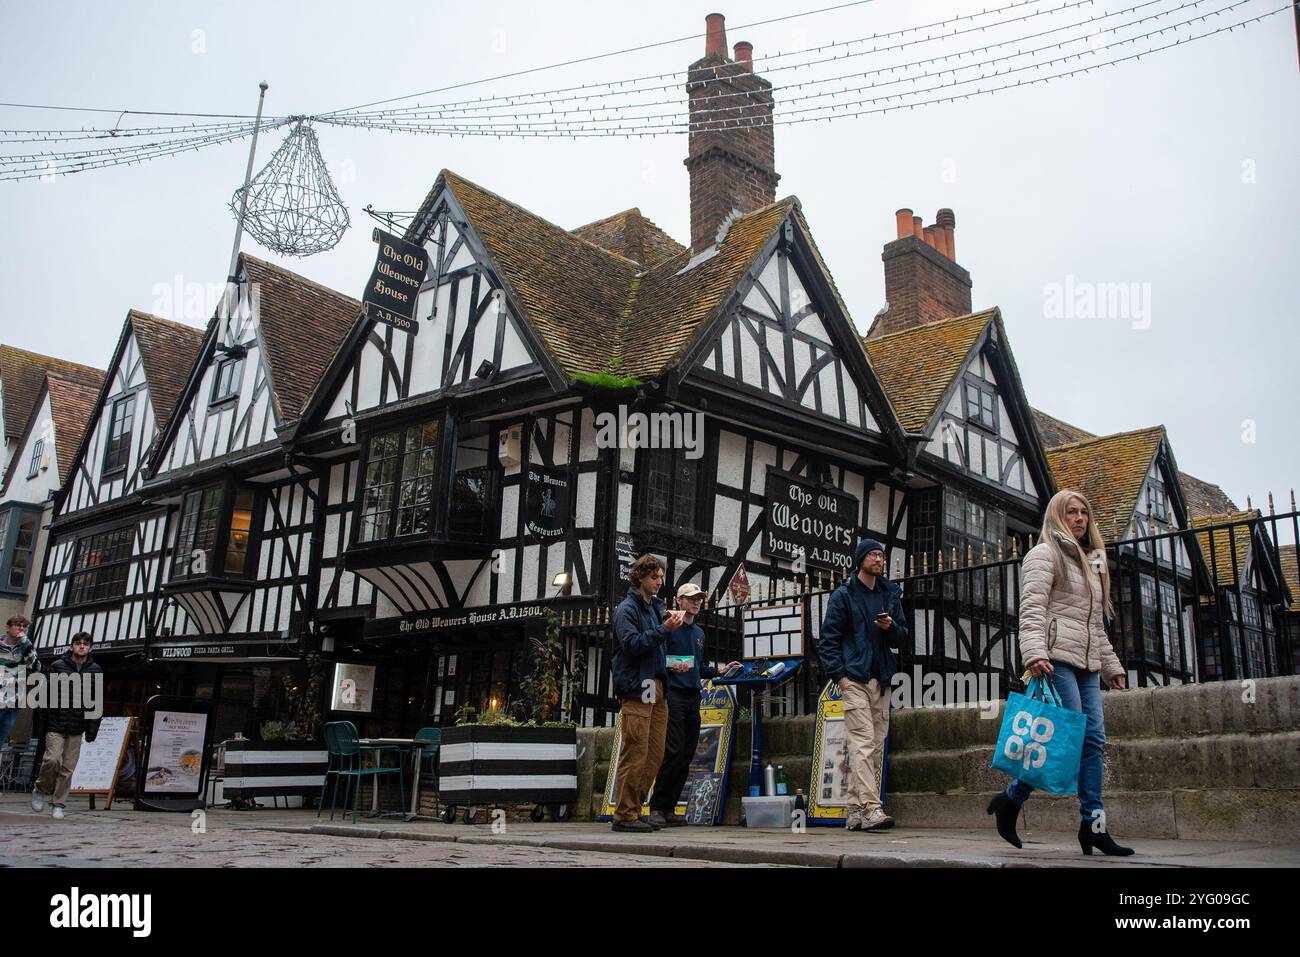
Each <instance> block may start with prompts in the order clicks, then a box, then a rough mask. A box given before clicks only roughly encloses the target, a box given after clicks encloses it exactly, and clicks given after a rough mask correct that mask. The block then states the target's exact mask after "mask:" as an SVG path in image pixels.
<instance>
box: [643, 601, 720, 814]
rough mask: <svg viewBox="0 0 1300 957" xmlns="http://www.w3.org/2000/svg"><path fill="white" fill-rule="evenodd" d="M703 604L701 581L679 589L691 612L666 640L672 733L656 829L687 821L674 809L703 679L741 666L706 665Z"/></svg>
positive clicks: (681, 605)
mask: <svg viewBox="0 0 1300 957" xmlns="http://www.w3.org/2000/svg"><path fill="white" fill-rule="evenodd" d="M703 604H704V592H703V591H702V590H701V589H700V586H699V585H696V584H694V583H693V582H688V583H687V584H685V585H682V586H681V587H680V588H678V589H677V608H678V610H680V611H683V612H685V613H686V614H685V617H684V618H683V619H682V624H681V626H680V627H678V628H677V630H676V631H674V632H672V633H670V634H669V635H668V640H667V641H666V643H665V644H664V653H665V654H666V655H667V656H668V733H667V741H666V742H665V745H664V760H663V764H661V765H660V766H659V773H658V774H657V775H655V787H654V794H653V795H652V796H651V798H650V823H651V825H653V826H656V827H680V826H681V825H683V824H685V823H686V819H685V818H684V817H682V816H681V815H680V814H677V813H676V812H675V810H674V809H675V808H676V807H677V801H678V799H679V798H680V797H681V795H682V788H683V787H685V786H686V777H687V774H688V773H689V771H690V766H691V755H693V754H694V753H695V743H696V742H697V741H698V740H699V737H700V678H701V677H704V678H716V677H717V676H718V674H720V672H721V671H725V670H726V669H727V668H731V667H732V666H734V665H736V664H739V662H735V661H731V662H728V663H727V665H726V667H725V668H722V669H718V668H715V667H713V666H712V665H709V664H702V663H701V661H700V657H701V656H702V655H703V654H704V629H703V628H701V627H700V626H699V624H698V623H697V622H696V620H695V619H696V617H697V616H698V615H699V613H700V606H701V605H703ZM687 658H689V659H690V660H689V661H687V660H686V659H687Z"/></svg>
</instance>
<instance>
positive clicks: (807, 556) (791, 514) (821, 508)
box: [762, 469, 858, 569]
mask: <svg viewBox="0 0 1300 957" xmlns="http://www.w3.org/2000/svg"><path fill="white" fill-rule="evenodd" d="M766 492H767V514H766V516H765V517H766V522H765V525H766V527H765V528H764V529H763V545H762V553H763V554H764V555H766V556H768V557H769V558H783V559H785V560H786V561H795V560H796V559H798V558H800V557H802V558H803V560H804V561H805V562H806V563H807V564H809V565H812V566H815V567H820V568H830V569H841V568H848V567H849V566H851V565H852V564H853V548H854V546H855V545H856V544H857V528H858V500H857V499H856V498H854V497H853V496H852V495H846V494H845V493H844V492H840V491H837V490H836V489H831V488H826V487H825V486H820V485H816V484H814V483H812V482H806V481H803V480H802V479H800V478H798V477H797V476H794V475H789V474H787V473H785V472H778V471H777V470H776V469H769V470H768V473H767V488H766Z"/></svg>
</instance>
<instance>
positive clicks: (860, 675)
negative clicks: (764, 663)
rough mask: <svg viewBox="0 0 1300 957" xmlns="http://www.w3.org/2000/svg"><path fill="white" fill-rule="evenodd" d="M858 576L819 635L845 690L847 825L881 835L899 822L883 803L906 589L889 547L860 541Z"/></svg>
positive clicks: (838, 592) (826, 668) (829, 670)
mask: <svg viewBox="0 0 1300 957" xmlns="http://www.w3.org/2000/svg"><path fill="white" fill-rule="evenodd" d="M854 563H855V564H854V570H855V572H856V574H854V575H853V576H852V577H850V578H849V579H848V580H847V581H846V582H845V583H844V584H843V585H841V586H840V587H839V588H837V589H835V591H834V592H833V593H832V594H831V597H830V599H829V600H828V601H827V602H826V615H825V617H824V618H823V619H822V627H821V631H820V632H819V634H818V636H817V652H818V654H819V656H820V657H821V663H822V671H823V672H824V673H825V675H826V677H827V678H828V679H829V680H830V681H833V682H835V684H836V687H838V688H839V689H840V697H841V700H842V701H843V703H844V731H845V737H846V739H847V741H846V743H847V745H848V751H849V782H848V783H849V795H848V806H847V807H846V808H845V812H846V813H845V821H844V826H845V827H846V828H847V829H848V830H850V831H882V830H885V829H886V828H890V827H893V826H894V819H893V818H892V817H890V816H889V815H888V814H886V813H885V811H884V808H882V807H881V803H880V787H879V785H878V777H879V775H880V772H881V762H882V761H883V760H884V745H885V735H886V734H888V733H889V696H890V694H891V693H892V690H893V680H894V671H895V669H896V667H897V662H896V659H895V658H894V653H893V651H891V650H890V649H891V648H901V647H902V646H903V644H904V642H906V641H907V638H908V629H907V616H906V615H904V614H903V603H902V589H901V588H900V587H899V586H898V585H896V584H895V583H894V582H891V581H890V580H889V579H887V578H886V577H885V547H884V546H883V545H882V544H880V542H878V541H876V540H875V539H872V538H865V539H863V540H862V541H860V542H859V543H858V547H857V549H856V551H855V553H854Z"/></svg>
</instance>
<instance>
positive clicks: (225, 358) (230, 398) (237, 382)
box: [208, 352, 248, 406]
mask: <svg viewBox="0 0 1300 957" xmlns="http://www.w3.org/2000/svg"><path fill="white" fill-rule="evenodd" d="M247 357H248V353H246V352H245V353H242V354H240V355H222V354H218V356H217V361H216V364H215V365H214V366H213V367H212V390H211V392H210V393H209V395H208V405H209V406H214V405H222V404H224V403H226V402H234V401H236V400H237V399H238V398H239V390H240V388H241V387H242V386H243V384H244V360H245V359H246V358H247ZM231 367H233V368H234V371H233V372H231V374H230V382H229V390H228V391H226V392H223V393H221V394H218V393H217V389H218V387H219V386H220V385H221V373H222V371H223V370H225V369H227V368H231Z"/></svg>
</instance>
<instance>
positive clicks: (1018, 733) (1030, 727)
mask: <svg viewBox="0 0 1300 957" xmlns="http://www.w3.org/2000/svg"><path fill="white" fill-rule="evenodd" d="M1054 734H1056V725H1055V724H1054V723H1053V722H1052V720H1051V719H1050V718H1044V717H1043V716H1042V715H1039V716H1038V717H1037V718H1035V717H1034V716H1033V715H1031V714H1030V713H1029V712H1028V711H1020V712H1018V713H1017V714H1016V716H1015V717H1014V718H1012V719H1011V734H1010V735H1008V737H1007V743H1006V744H1004V745H1003V746H1002V753H1003V754H1005V755H1006V756H1007V757H1009V758H1010V759H1011V760H1012V761H1020V762H1021V763H1022V764H1023V765H1024V766H1025V767H1026V768H1041V767H1042V766H1043V763H1044V762H1045V761H1046V760H1047V748H1046V747H1044V745H1046V744H1047V742H1048V741H1051V740H1052V735H1054ZM1026 735H1028V736H1029V741H1028V742H1026V741H1025V736H1026Z"/></svg>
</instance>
